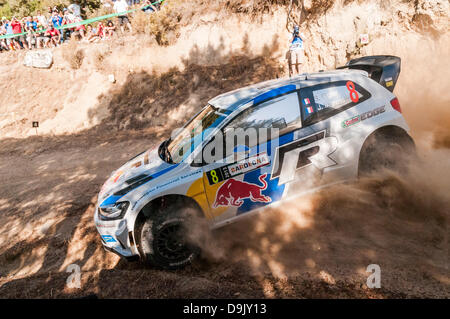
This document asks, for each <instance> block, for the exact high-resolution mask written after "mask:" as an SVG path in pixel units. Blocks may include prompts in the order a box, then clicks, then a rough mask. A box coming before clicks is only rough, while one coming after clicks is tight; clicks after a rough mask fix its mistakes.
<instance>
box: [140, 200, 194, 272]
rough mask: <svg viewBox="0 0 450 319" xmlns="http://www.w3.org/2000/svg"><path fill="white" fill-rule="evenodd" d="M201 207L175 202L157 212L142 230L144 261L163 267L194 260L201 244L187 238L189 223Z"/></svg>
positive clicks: (166, 267)
mask: <svg viewBox="0 0 450 319" xmlns="http://www.w3.org/2000/svg"><path fill="white" fill-rule="evenodd" d="M197 214H198V211H197V210H196V209H193V208H190V207H182V206H173V207H169V208H167V210H166V209H165V210H160V211H158V212H154V214H152V215H151V216H150V217H148V218H147V219H146V220H145V221H144V223H143V225H142V228H141V231H140V250H141V255H142V257H143V259H144V261H145V262H146V263H148V264H151V265H153V266H156V267H159V268H163V269H178V268H183V267H184V266H186V265H188V264H190V263H191V261H192V260H193V259H194V258H195V257H196V255H197V254H198V248H197V247H195V246H194V245H192V244H191V243H189V241H188V240H187V229H186V225H188V224H189V219H190V218H191V217H192V216H196V215H197Z"/></svg>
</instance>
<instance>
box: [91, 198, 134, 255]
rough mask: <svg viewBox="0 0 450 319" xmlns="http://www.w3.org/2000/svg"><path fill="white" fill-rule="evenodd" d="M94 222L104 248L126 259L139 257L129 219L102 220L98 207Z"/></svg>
mask: <svg viewBox="0 0 450 319" xmlns="http://www.w3.org/2000/svg"><path fill="white" fill-rule="evenodd" d="M94 223H95V227H96V228H97V231H98V233H99V234H100V237H101V241H102V244H103V248H104V249H105V250H107V251H110V252H113V253H115V254H117V255H119V256H121V257H124V258H126V259H134V258H138V257H139V256H138V252H137V249H136V246H135V244H134V239H133V233H132V230H128V227H127V220H126V219H119V220H111V221H104V220H100V218H99V216H98V207H96V210H95V214H94Z"/></svg>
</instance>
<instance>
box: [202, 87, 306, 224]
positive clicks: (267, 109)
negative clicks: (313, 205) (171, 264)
mask: <svg viewBox="0 0 450 319" xmlns="http://www.w3.org/2000/svg"><path fill="white" fill-rule="evenodd" d="M307 134H308V129H306V130H302V121H301V112H300V103H299V97H298V92H297V91H294V92H291V93H288V94H284V95H282V96H278V97H276V98H273V99H271V100H268V101H264V102H262V103H259V104H257V105H254V106H250V107H248V108H246V109H244V110H243V111H242V112H241V113H239V114H238V115H237V116H236V117H235V118H233V119H232V120H231V121H230V122H229V123H228V124H227V125H226V126H225V127H224V128H222V130H221V131H220V134H219V135H218V136H216V137H215V138H214V140H213V141H211V142H210V143H209V144H208V145H209V146H208V145H207V146H206V147H205V149H204V153H207V154H206V156H205V155H204V156H205V157H208V154H210V153H213V152H212V151H211V152H209V151H208V150H212V149H214V150H215V151H214V155H217V153H216V152H219V151H221V152H222V154H221V156H217V157H216V160H214V161H210V162H209V163H207V164H206V165H204V166H203V169H204V185H205V191H206V195H207V198H208V202H209V205H210V214H211V216H212V217H213V218H214V221H215V222H216V223H220V222H225V221H228V220H230V219H232V218H234V217H236V216H240V215H242V214H244V213H247V212H250V211H253V210H255V209H258V208H261V207H263V206H266V205H269V204H271V203H274V202H276V201H278V200H280V199H281V198H283V195H284V190H285V186H286V185H285V184H282V183H281V184H280V183H279V178H280V174H281V175H282V174H283V171H282V170H279V169H278V166H279V165H280V162H279V158H277V156H278V149H279V146H280V145H283V144H286V143H290V142H292V141H293V140H294V139H295V138H297V137H299V136H302V135H307ZM273 173H275V175H276V176H275V177H273V176H272V175H273Z"/></svg>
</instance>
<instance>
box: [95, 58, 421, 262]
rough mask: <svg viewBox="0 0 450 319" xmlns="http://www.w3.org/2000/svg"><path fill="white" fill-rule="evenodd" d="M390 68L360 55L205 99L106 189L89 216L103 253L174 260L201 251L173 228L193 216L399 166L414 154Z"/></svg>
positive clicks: (391, 62)
mask: <svg viewBox="0 0 450 319" xmlns="http://www.w3.org/2000/svg"><path fill="white" fill-rule="evenodd" d="M399 73H400V58H398V57H395V56H368V57H362V58H359V59H354V60H351V61H349V62H348V63H347V64H346V65H345V66H344V67H341V68H338V69H337V70H332V71H327V72H323V71H321V72H317V73H311V74H301V75H298V76H296V77H292V78H289V79H277V80H272V81H267V82H263V83H259V84H256V85H252V86H249V87H245V88H241V89H238V90H235V91H232V92H228V93H225V94H222V95H220V96H217V97H215V98H213V99H212V100H210V101H209V103H208V105H206V106H205V107H204V108H203V109H202V110H201V111H200V112H199V113H198V114H196V115H195V116H194V117H193V118H192V119H191V120H189V121H188V122H187V123H186V125H185V126H184V127H183V128H182V129H180V130H178V131H177V132H175V133H174V134H172V136H171V137H170V138H168V139H166V140H165V141H163V142H162V143H160V144H159V145H154V147H151V148H150V149H149V150H147V151H145V152H143V153H141V154H139V155H137V156H136V157H135V158H133V159H131V160H129V161H128V162H127V163H126V164H125V165H123V166H122V167H120V168H119V169H118V170H116V171H114V172H113V173H112V174H111V176H110V177H109V179H108V180H107V181H106V183H105V184H104V185H103V187H102V189H101V191H100V193H99V195H98V204H97V207H96V210H95V214H94V220H95V225H96V227H97V230H98V232H99V233H100V236H101V240H102V243H103V245H104V248H105V249H107V250H109V251H112V252H114V253H116V254H119V255H120V256H122V257H125V258H127V259H134V258H139V257H140V259H141V260H143V261H145V262H147V263H151V264H153V265H156V266H158V267H162V268H166V269H174V268H178V267H183V266H184V265H186V264H188V263H189V262H190V261H191V260H192V259H193V258H194V256H196V254H197V253H198V249H196V247H195V246H194V245H192V244H191V243H189V242H188V241H187V240H186V239H185V237H184V236H183V235H182V233H183V232H182V230H183V229H184V230H185V229H186V225H187V222H188V220H189V218H191V217H192V216H196V217H198V216H201V217H202V218H204V220H206V221H207V222H208V225H209V226H210V227H211V228H218V227H221V226H224V225H226V224H228V223H231V222H234V221H236V220H239V219H240V218H242V217H244V216H249V215H251V213H253V212H259V211H261V210H262V209H263V208H266V207H268V206H270V205H273V204H275V203H278V202H280V201H282V200H286V199H288V198H292V197H293V196H298V195H301V194H305V193H309V192H313V191H316V190H319V189H321V188H323V187H325V186H329V185H331V184H334V183H337V182H343V181H350V180H354V179H357V178H358V176H360V175H361V174H366V173H370V172H372V171H373V170H376V169H378V168H380V167H390V168H397V167H398V166H399V165H401V164H403V162H404V159H405V158H406V159H407V158H408V157H409V154H412V153H413V152H414V142H413V140H412V138H411V137H410V135H409V134H408V132H409V128H408V126H407V124H406V122H405V119H404V118H403V116H402V111H401V108H400V104H399V101H398V99H397V98H396V96H395V95H394V94H393V93H392V92H393V89H394V87H395V84H396V82H397V79H398V76H399ZM401 155H407V156H401Z"/></svg>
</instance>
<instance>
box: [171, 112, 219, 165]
mask: <svg viewBox="0 0 450 319" xmlns="http://www.w3.org/2000/svg"><path fill="white" fill-rule="evenodd" d="M224 112H225V111H224V110H220V109H218V108H216V107H214V106H212V105H210V104H208V106H206V107H205V108H204V109H203V110H202V111H201V112H200V113H198V114H197V116H195V117H194V118H193V119H192V120H190V121H189V122H188V123H187V124H186V125H185V126H184V127H183V128H182V129H181V130H180V131H179V132H177V134H176V135H175V136H172V138H171V140H169V142H168V145H167V151H168V152H169V154H170V157H171V162H172V163H180V162H181V161H183V160H184V159H185V158H186V157H187V156H188V155H189V154H191V153H192V151H193V150H194V148H195V147H197V146H198V145H200V144H201V142H202V141H203V140H204V139H205V138H206V137H207V136H208V135H209V134H210V133H211V130H212V129H213V128H215V127H217V126H218V125H219V124H220V123H221V122H222V121H223V120H224V119H225V117H226V116H227V115H226V114H225V113H224Z"/></svg>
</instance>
